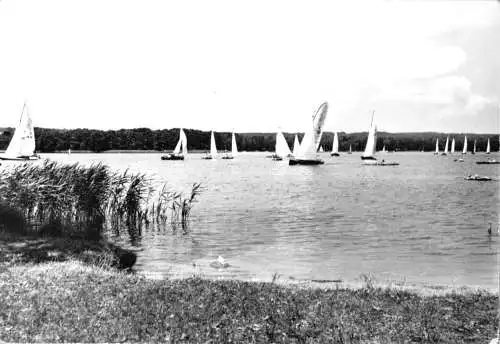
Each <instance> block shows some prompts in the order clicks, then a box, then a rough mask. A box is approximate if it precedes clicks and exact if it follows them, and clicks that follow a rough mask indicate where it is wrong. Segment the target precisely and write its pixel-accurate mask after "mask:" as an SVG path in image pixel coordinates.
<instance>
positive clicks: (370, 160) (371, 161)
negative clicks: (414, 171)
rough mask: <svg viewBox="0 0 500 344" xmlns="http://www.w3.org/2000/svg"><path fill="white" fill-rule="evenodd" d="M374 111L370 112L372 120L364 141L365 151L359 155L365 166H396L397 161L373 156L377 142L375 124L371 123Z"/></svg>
mask: <svg viewBox="0 0 500 344" xmlns="http://www.w3.org/2000/svg"><path fill="white" fill-rule="evenodd" d="M374 115H375V111H373V112H372V120H371V124H370V129H369V130H368V140H367V141H366V147H365V151H364V152H363V155H362V156H361V159H362V160H363V165H367V166H397V165H399V163H398V162H395V161H385V160H380V161H379V160H377V158H375V151H376V144H377V126H376V125H375V124H374V123H373V117H374Z"/></svg>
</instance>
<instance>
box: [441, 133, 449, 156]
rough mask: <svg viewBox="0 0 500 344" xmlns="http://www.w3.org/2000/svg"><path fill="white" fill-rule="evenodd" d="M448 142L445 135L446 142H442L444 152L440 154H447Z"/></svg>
mask: <svg viewBox="0 0 500 344" xmlns="http://www.w3.org/2000/svg"><path fill="white" fill-rule="evenodd" d="M448 142H449V137H446V143H445V144H444V152H443V153H441V155H448Z"/></svg>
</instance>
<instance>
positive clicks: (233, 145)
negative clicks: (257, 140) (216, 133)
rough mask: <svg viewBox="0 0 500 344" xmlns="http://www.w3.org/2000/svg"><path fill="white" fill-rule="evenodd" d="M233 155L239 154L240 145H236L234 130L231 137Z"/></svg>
mask: <svg viewBox="0 0 500 344" xmlns="http://www.w3.org/2000/svg"><path fill="white" fill-rule="evenodd" d="M231 155H232V156H233V157H235V156H236V155H238V146H237V145H236V136H235V135H234V131H233V135H232V137H231Z"/></svg>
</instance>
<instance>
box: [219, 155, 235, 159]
mask: <svg viewBox="0 0 500 344" xmlns="http://www.w3.org/2000/svg"><path fill="white" fill-rule="evenodd" d="M222 159H225V160H230V159H234V157H232V156H230V155H225V156H223V157H222Z"/></svg>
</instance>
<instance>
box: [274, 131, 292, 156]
mask: <svg viewBox="0 0 500 344" xmlns="http://www.w3.org/2000/svg"><path fill="white" fill-rule="evenodd" d="M289 154H292V152H291V151H290V147H288V143H287V142H286V140H285V136H283V133H282V132H281V130H280V131H278V132H277V133H276V155H278V156H280V157H282V158H285V157H287V156H288V155H289Z"/></svg>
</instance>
